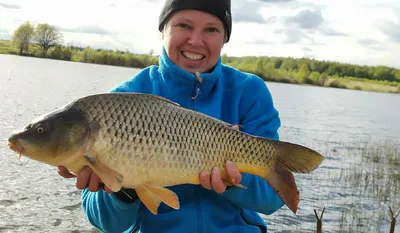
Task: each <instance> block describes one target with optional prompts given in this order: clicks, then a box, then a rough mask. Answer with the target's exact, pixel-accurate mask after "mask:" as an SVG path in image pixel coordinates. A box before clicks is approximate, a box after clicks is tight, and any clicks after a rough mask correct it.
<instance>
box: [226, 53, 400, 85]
mask: <svg viewBox="0 0 400 233" xmlns="http://www.w3.org/2000/svg"><path fill="white" fill-rule="evenodd" d="M223 62H224V63H225V64H228V65H231V66H233V67H237V68H239V69H241V70H246V71H249V72H253V73H256V74H258V75H260V76H262V77H264V78H265V79H267V80H270V81H280V82H290V83H309V84H316V85H320V86H324V84H325V82H326V81H327V80H328V78H329V77H331V78H345V79H348V80H355V81H359V80H363V79H364V80H365V79H367V80H370V81H374V82H377V83H382V84H386V85H392V86H399V84H400V70H399V69H395V68H391V67H387V66H366V65H364V66H360V65H354V64H345V63H339V62H328V61H318V60H315V59H308V58H291V57H287V58H284V57H255V56H245V57H228V56H226V55H223Z"/></svg>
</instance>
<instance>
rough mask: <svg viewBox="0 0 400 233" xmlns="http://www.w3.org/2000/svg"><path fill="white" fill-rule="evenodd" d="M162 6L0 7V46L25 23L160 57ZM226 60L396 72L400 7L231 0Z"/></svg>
mask: <svg viewBox="0 0 400 233" xmlns="http://www.w3.org/2000/svg"><path fill="white" fill-rule="evenodd" d="M163 3H164V0H97V1H94V0H79V1H78V0H57V1H54V0H53V1H50V0H0V39H10V38H11V36H12V34H13V32H14V30H15V29H16V28H17V27H18V26H19V25H21V24H22V23H24V22H26V21H30V22H31V23H32V24H34V25H36V24H39V23H48V24H51V25H54V26H56V27H57V28H58V29H59V30H60V32H61V33H62V34H63V43H64V44H66V45H68V44H70V45H71V44H72V45H76V46H83V47H86V46H91V47H93V48H105V49H113V50H117V49H118V50H122V51H130V52H133V53H148V52H149V51H150V50H154V54H155V55H157V54H159V51H160V49H161V46H162V39H161V33H160V32H159V31H158V27H157V26H158V17H159V13H160V11H161V8H162V5H163ZM232 18H233V26H232V34H231V39H230V41H229V42H228V43H227V44H225V45H224V48H223V50H222V53H225V54H227V55H228V56H247V55H251V56H271V57H272V56H279V57H295V58H300V57H307V58H314V59H317V60H325V61H337V62H343V63H351V64H358V65H385V66H390V67H395V68H400V53H399V52H398V51H400V1H398V0H368V1H364V0H232Z"/></svg>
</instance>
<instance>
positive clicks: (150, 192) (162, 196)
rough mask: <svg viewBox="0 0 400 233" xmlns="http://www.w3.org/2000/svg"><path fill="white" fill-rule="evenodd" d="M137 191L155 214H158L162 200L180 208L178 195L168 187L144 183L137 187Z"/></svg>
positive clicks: (175, 207)
mask: <svg viewBox="0 0 400 233" xmlns="http://www.w3.org/2000/svg"><path fill="white" fill-rule="evenodd" d="M136 193H137V194H138V197H139V198H140V200H141V201H142V202H143V204H144V205H145V206H146V207H147V209H149V211H150V212H152V213H153V214H157V209H158V207H159V206H160V203H161V201H162V202H164V203H165V204H166V205H168V206H169V207H171V208H173V209H179V208H180V205H179V199H178V196H177V195H176V193H174V192H173V191H171V190H169V189H167V188H164V187H155V186H152V185H147V184H144V185H141V186H140V187H138V188H136Z"/></svg>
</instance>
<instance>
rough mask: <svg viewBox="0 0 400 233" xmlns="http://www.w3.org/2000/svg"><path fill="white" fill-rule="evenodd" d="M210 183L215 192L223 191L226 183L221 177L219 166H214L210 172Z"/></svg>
mask: <svg viewBox="0 0 400 233" xmlns="http://www.w3.org/2000/svg"><path fill="white" fill-rule="evenodd" d="M211 184H212V187H213V188H214V190H215V191H216V192H217V193H223V192H225V189H226V184H224V182H223V181H222V179H221V173H220V170H219V168H214V169H213V170H212V173H211Z"/></svg>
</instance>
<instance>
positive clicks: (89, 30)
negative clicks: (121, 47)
mask: <svg viewBox="0 0 400 233" xmlns="http://www.w3.org/2000/svg"><path fill="white" fill-rule="evenodd" d="M60 31H64V32H72V33H86V34H98V35H111V34H112V33H111V32H110V31H108V30H106V29H104V28H101V27H99V26H90V25H83V26H80V27H76V28H60Z"/></svg>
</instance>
